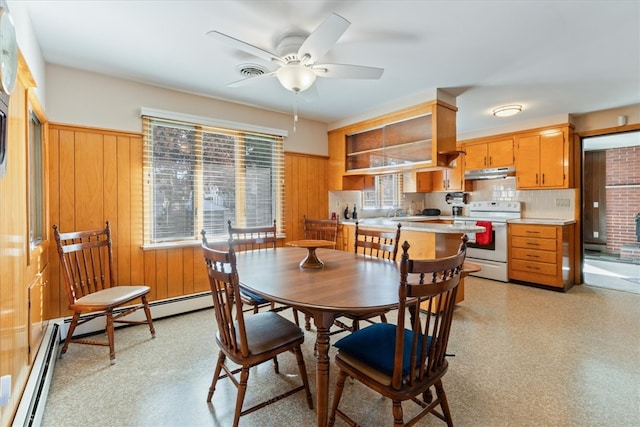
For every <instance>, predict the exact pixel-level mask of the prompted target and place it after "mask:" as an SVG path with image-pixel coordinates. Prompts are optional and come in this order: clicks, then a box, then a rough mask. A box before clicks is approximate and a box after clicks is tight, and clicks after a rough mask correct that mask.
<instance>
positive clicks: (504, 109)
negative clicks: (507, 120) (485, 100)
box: [493, 104, 522, 117]
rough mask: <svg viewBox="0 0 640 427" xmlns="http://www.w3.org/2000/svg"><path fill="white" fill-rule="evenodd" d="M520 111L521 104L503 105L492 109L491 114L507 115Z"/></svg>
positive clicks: (497, 115)
mask: <svg viewBox="0 0 640 427" xmlns="http://www.w3.org/2000/svg"><path fill="white" fill-rule="evenodd" d="M521 111H522V105H515V104H514V105H503V106H501V107H498V108H495V109H494V110H493V115H494V116H496V117H509V116H515V115H516V114H518V113H520V112H521Z"/></svg>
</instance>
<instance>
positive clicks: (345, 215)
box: [344, 205, 351, 219]
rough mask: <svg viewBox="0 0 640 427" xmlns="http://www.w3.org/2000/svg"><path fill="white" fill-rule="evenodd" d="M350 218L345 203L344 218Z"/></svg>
mask: <svg viewBox="0 0 640 427" xmlns="http://www.w3.org/2000/svg"><path fill="white" fill-rule="evenodd" d="M350 218H351V214H350V213H349V205H347V207H346V208H344V219H350Z"/></svg>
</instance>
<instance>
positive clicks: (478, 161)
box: [464, 144, 488, 170]
mask: <svg viewBox="0 0 640 427" xmlns="http://www.w3.org/2000/svg"><path fill="white" fill-rule="evenodd" d="M464 151H465V152H466V153H467V154H466V155H465V157H464V162H465V168H466V169H467V170H473V169H484V168H486V167H487V165H488V163H487V160H488V159H487V144H473V145H466V146H465V147H464Z"/></svg>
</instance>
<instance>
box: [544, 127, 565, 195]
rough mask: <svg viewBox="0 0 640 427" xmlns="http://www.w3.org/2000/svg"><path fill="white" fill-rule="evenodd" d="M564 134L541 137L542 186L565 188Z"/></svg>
mask: <svg viewBox="0 0 640 427" xmlns="http://www.w3.org/2000/svg"><path fill="white" fill-rule="evenodd" d="M564 142H565V141H564V134H563V133H562V132H557V133H553V134H548V135H547V134H544V135H540V177H541V178H540V186H541V187H564V186H565V173H564V163H565V162H564Z"/></svg>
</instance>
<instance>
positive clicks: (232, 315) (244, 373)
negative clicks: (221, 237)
mask: <svg viewBox="0 0 640 427" xmlns="http://www.w3.org/2000/svg"><path fill="white" fill-rule="evenodd" d="M202 250H203V253H204V261H205V264H206V266H207V271H208V274H209V283H210V285H211V296H212V297H213V308H214V311H215V318H216V323H217V325H218V332H217V334H216V342H217V344H218V347H219V348H220V351H219V353H218V360H217V362H216V367H215V371H214V374H213V380H212V382H211V387H210V388H209V394H208V395H207V402H211V399H212V398H213V394H214V392H215V389H216V384H217V382H218V379H220V378H224V377H228V378H229V379H230V380H231V381H232V382H233V384H234V385H235V386H236V388H237V389H238V393H237V396H236V405H235V412H234V417H233V425H234V426H237V425H238V422H239V420H240V417H241V416H243V415H246V414H249V413H251V412H253V411H256V410H258V409H260V408H263V407H265V406H267V405H269V404H271V403H274V402H276V401H278V400H280V399H283V398H285V397H287V396H290V395H292V394H294V393H297V392H298V391H301V390H304V391H305V393H306V398H307V404H308V406H309V408H310V409H313V400H312V398H311V390H310V388H309V381H308V378H307V369H306V366H305V362H304V357H303V355H302V349H301V346H302V343H303V342H304V333H303V332H302V330H301V329H300V328H299V327H297V326H296V325H294V324H293V323H292V322H290V321H288V320H287V319H285V318H284V317H282V316H280V315H279V314H277V313H274V312H272V311H266V312H260V313H257V314H253V315H251V316H247V317H246V318H245V317H244V312H243V310H242V300H241V293H240V280H239V278H238V271H237V269H236V256H235V252H234V249H233V243H231V244H230V245H229V249H228V250H227V251H220V250H215V249H211V248H209V247H208V246H207V245H206V244H205V243H204V242H203V244H202ZM289 351H291V352H293V353H294V354H295V357H296V362H297V365H298V370H299V373H300V377H301V380H302V385H300V386H297V387H294V388H290V389H289V390H288V391H286V392H284V393H282V394H279V395H277V396H275V397H271V398H269V399H268V400H266V401H264V402H262V403H259V404H256V405H254V406H252V407H251V408H247V409H243V408H242V407H243V402H244V397H245V394H246V392H247V383H248V381H249V370H250V368H252V367H254V366H256V365H259V364H261V363H263V362H266V361H268V360H274V361H276V360H277V359H276V356H277V355H279V354H281V353H287V352H289ZM227 358H228V359H229V360H230V361H231V362H232V363H233V364H235V365H239V366H240V368H235V367H233V368H232V367H230V366H228V365H227V363H226V360H227ZM274 368H275V372H276V374H277V373H279V369H278V365H277V363H276V364H274ZM222 371H224V372H222ZM238 372H240V378H239V380H238V379H237V378H236V377H235V375H236V374H237V373H238ZM223 403H224V402H223Z"/></svg>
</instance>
